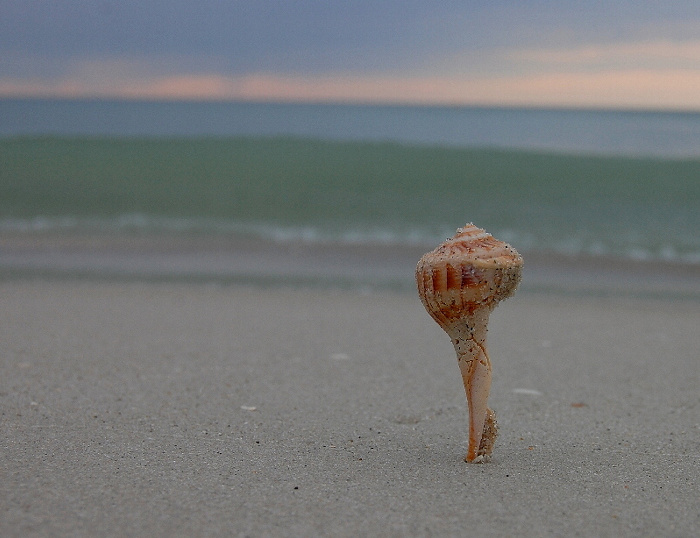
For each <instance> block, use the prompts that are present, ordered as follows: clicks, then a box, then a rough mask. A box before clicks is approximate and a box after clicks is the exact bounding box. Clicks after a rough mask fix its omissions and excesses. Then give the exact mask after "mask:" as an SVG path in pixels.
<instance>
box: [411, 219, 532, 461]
mask: <svg viewBox="0 0 700 538" xmlns="http://www.w3.org/2000/svg"><path fill="white" fill-rule="evenodd" d="M522 267H523V259H522V257H521V256H520V254H518V252H517V251H516V250H515V249H514V248H513V247H511V246H510V245H508V244H507V243H504V242H503V241H499V240H498V239H496V238H494V237H493V236H492V235H491V234H489V233H487V232H486V231H484V230H482V229H481V228H477V227H476V226H474V224H471V223H469V224H467V225H466V226H465V227H464V228H459V229H458V230H457V233H456V234H455V235H454V237H451V238H450V239H448V240H447V241H445V242H444V243H442V244H441V245H439V246H438V247H437V248H436V249H435V250H433V251H431V252H428V253H427V254H425V255H423V257H422V258H421V259H420V261H419V262H418V265H417V266H416V284H417V286H418V295H419V296H420V299H421V302H422V303H423V306H425V309H426V310H427V311H428V313H429V314H430V315H431V316H432V318H433V319H434V320H435V321H436V322H437V323H438V324H439V325H440V326H441V327H442V328H443V329H444V331H445V332H446V333H447V334H448V336H449V337H450V339H451V341H452V344H453V345H454V348H455V351H456V352H457V360H458V364H459V368H460V371H461V373H462V381H463V382H464V390H465V392H466V395H467V403H468V405H469V448H468V452H467V456H466V458H465V460H466V461H468V462H470V463H476V462H482V461H487V460H488V458H489V457H490V455H491V451H492V450H493V445H494V442H495V439H496V435H497V431H498V430H497V425H496V415H495V413H494V412H493V411H492V410H491V409H489V408H488V406H487V400H488V396H489V391H490V388H491V361H490V360H489V355H488V351H487V348H486V332H487V325H488V321H489V315H490V313H491V311H492V310H493V309H494V308H495V307H496V305H497V304H498V303H499V302H500V301H502V300H503V299H506V298H507V297H510V296H511V295H513V293H515V290H516V288H517V286H518V284H519V283H520V278H521V273H522Z"/></svg>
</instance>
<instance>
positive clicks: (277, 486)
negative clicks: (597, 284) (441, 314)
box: [0, 278, 700, 536]
mask: <svg viewBox="0 0 700 538" xmlns="http://www.w3.org/2000/svg"><path fill="white" fill-rule="evenodd" d="M699 319H700V302H698V301H697V300H687V301H682V300H677V301H672V300H666V301H660V300H656V299H654V300H643V299H636V298H625V297H621V296H619V295H613V296H607V295H606V294H602V295H601V296H598V297H586V296H581V295H569V294H565V293H538V292H534V291H528V290H527V288H526V289H524V290H522V291H521V292H519V293H518V294H516V296H515V297H514V298H513V299H509V300H508V301H506V302H504V303H503V304H502V305H501V306H499V307H498V308H497V310H496V311H495V312H494V315H493V317H492V323H491V327H490V333H489V338H490V342H489V346H490V350H491V358H492V363H493V368H494V384H493V387H492V393H491V398H490V405H491V407H493V408H494V409H495V410H496V412H497V413H498V419H499V424H500V437H499V438H498V441H497V444H496V449H495V451H494V457H493V460H492V461H491V462H490V463H488V464H485V465H469V464H466V463H464V462H463V460H462V458H463V456H464V452H465V450H466V437H467V432H466V425H467V410H466V404H465V402H464V395H463V389H462V387H461V379H460V376H459V370H458V368H457V365H456V361H455V359H454V357H453V350H452V348H451V345H450V343H449V341H448V339H447V337H446V335H445V334H444V333H442V331H441V330H440V328H439V327H438V326H437V325H436V324H435V323H434V322H433V321H432V320H431V319H430V318H429V317H428V315H427V314H426V313H425V312H424V311H423V309H422V306H421V305H420V302H419V301H418V298H417V297H416V296H414V295H413V294H409V293H406V294H401V293H390V292H378V293H365V294H362V293H352V292H342V291H337V290H332V289H331V290H325V291H324V290H315V291H313V290H311V291H310V290H300V289H290V288H285V287H281V288H255V287H242V286H219V285H211V284H210V285H205V284H194V283H190V284H187V283H165V282H161V283H143V282H117V281H109V280H102V281H100V280H92V281H91V280H74V281H71V280H65V279H64V280H61V279H58V280H29V279H22V278H15V279H9V280H7V279H6V280H4V281H0V411H1V413H2V416H1V418H2V421H1V423H0V430H1V432H0V433H1V436H2V444H1V445H0V446H1V450H0V457H1V458H2V459H1V460H0V499H2V500H1V501H0V535H2V536H48V535H59V536H61V535H62V536H65V535H71V536H76V535H85V536H125V535H135V536H145V535H152V536H170V535H180V536H193V535H208V536H211V535H226V536H230V535H233V536H246V535H251V536H262V535H267V536H269V535H272V536H280V535H293V536H302V535H333V536H358V535H380V534H381V535H385V536H405V535H418V536H424V535H432V536H435V535H464V536H466V535H470V536H476V535H479V536H508V535H520V536H540V535H555V536H566V535H568V536H571V535H580V536H691V535H694V534H696V533H697V530H698V528H700V510H699V509H698V506H699V505H698V495H699V491H700V419H699V416H700V393H699V392H698V386H699V385H700V378H699V377H700V346H699V345H698V344H699V343H700V337H699V336H698V335H699V333H698V320H699Z"/></svg>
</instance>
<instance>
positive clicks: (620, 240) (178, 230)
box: [0, 213, 700, 265]
mask: <svg viewBox="0 0 700 538" xmlns="http://www.w3.org/2000/svg"><path fill="white" fill-rule="evenodd" d="M491 231H492V232H493V234H494V235H495V236H496V237H498V238H499V239H502V240H504V241H506V242H508V243H510V244H512V245H513V246H515V247H516V248H517V249H518V250H519V251H520V252H523V253H527V252H535V251H536V252H550V253H554V254H559V255H564V256H571V257H575V256H581V255H585V256H592V257H600V258H606V257H616V258H625V259H629V260H633V261H642V262H648V261H664V262H675V263H684V264H692V265H696V264H700V244H698V241H697V238H687V241H685V242H683V241H678V240H677V243H678V244H672V243H668V242H666V243H663V244H661V243H660V242H658V241H657V242H650V243H649V244H648V245H647V246H642V244H641V242H642V240H643V239H644V238H642V237H639V236H637V235H636V234H628V236H627V237H624V234H623V237H617V238H616V240H617V242H616V243H613V242H611V241H610V240H609V239H608V238H607V237H606V238H604V237H593V236H591V235H590V234H588V235H585V234H578V235H576V234H570V235H563V234H562V235H560V236H556V232H557V230H547V232H546V233H544V232H543V233H540V234H537V233H535V232H533V231H523V230H515V229H512V228H504V229H500V230H498V229H496V230H491ZM51 232H56V233H76V234H79V233H109V234H141V233H142V234H149V233H168V234H188V235H203V236H206V235H231V236H236V237H241V238H249V239H260V240H263V241H270V242H274V243H303V244H336V245H337V244H347V245H387V246H422V247H425V248H430V247H432V246H434V245H435V244H437V243H439V242H441V241H444V240H445V239H446V238H447V237H450V236H451V235H452V234H453V233H454V229H449V228H448V227H445V226H443V227H437V228H436V227H433V228H430V227H427V226H423V227H420V226H413V227H402V228H401V229H391V228H388V227H385V228H380V227H371V226H367V227H364V228H363V227H356V228H349V229H342V230H340V229H332V228H330V227H321V226H288V225H279V224H275V223H269V222H238V221H232V220H228V219H215V218H205V217H192V218H182V217H162V216H153V215H145V214H138V213H133V214H123V215H117V216H114V217H76V216H59V217H48V216H36V217H31V218H3V219H0V234H2V233H5V234H11V233H16V234H41V233H51Z"/></svg>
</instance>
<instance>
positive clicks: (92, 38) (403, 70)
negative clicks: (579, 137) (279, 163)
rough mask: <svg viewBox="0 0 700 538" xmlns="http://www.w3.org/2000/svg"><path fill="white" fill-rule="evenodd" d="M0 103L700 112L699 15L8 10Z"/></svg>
mask: <svg viewBox="0 0 700 538" xmlns="http://www.w3.org/2000/svg"><path fill="white" fill-rule="evenodd" d="M0 97H66V98H129V99H200V100H204V99H216V100H229V99H230V100H257V101H292V102H297V101H302V102H361V103H409V104H437V105H480V106H536V107H595V108H599V107H603V108H641V109H677V110H700V2H699V1H698V0H677V1H676V0H661V1H650V0H636V1H626V0H618V1H598V0H586V1H583V0H579V1H575V2H574V1H567V0H511V1H500V0H483V1H481V0H480V1H471V0H455V1H439V0H431V1H430V2H428V1H422V2H419V1H415V0H386V1H382V0H244V1H243V0H241V1H239V0H192V1H185V0H73V1H67V0H0Z"/></svg>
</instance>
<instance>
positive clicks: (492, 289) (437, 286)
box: [416, 224, 523, 327]
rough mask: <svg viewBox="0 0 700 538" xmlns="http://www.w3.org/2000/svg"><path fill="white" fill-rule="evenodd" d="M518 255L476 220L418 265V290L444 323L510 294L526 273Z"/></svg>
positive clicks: (437, 317) (434, 313)
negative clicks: (481, 226)
mask: <svg viewBox="0 0 700 538" xmlns="http://www.w3.org/2000/svg"><path fill="white" fill-rule="evenodd" d="M522 266H523V260H522V257H521V256H520V254H518V252H517V251H516V250H515V249H514V248H513V247H511V246H510V245H508V244H507V243H504V242H503V241H499V240H498V239H496V238H494V237H493V236H492V235H491V234H489V233H487V232H485V231H484V230H482V229H481V228H477V227H476V226H474V225H473V224H467V225H466V226H465V227H464V228H460V229H459V230H457V233H456V234H455V236H454V237H452V238H450V239H448V240H447V241H445V242H444V243H442V244H441V245H439V246H438V247H437V248H436V249H435V250H433V251H431V252H428V253H427V254H425V255H424V256H423V257H422V258H421V259H420V261H419V262H418V265H417V267H416V283H417V286H418V294H419V296H420V298H421V302H422V303H423V305H424V306H425V308H426V310H427V311H428V312H429V313H430V315H431V316H433V318H434V319H435V321H437V322H438V323H439V324H440V325H441V326H443V327H444V326H445V325H452V324H453V323H454V322H455V321H457V320H458V319H460V318H462V317H464V316H465V315H469V314H473V313H474V312H475V311H476V310H477V309H479V308H482V307H487V308H488V309H489V310H492V309H493V308H494V307H495V306H496V304H497V303H498V302H499V301H501V300H503V299H505V298H507V297H510V296H511V295H512V294H513V293H514V292H515V289H516V288H517V286H518V284H519V282H520V278H521V272H522Z"/></svg>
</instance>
